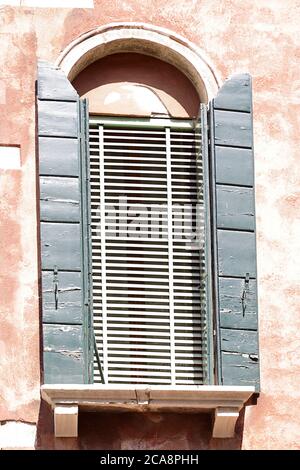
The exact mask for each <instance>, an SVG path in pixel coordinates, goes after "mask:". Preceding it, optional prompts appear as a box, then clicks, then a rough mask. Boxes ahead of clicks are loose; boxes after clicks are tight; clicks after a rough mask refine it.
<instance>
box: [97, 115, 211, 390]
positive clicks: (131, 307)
mask: <svg viewBox="0 0 300 470" xmlns="http://www.w3.org/2000/svg"><path fill="white" fill-rule="evenodd" d="M150 121H151V122H150ZM89 135H90V137H89V140H90V187H91V222H92V230H91V244H92V277H93V313H94V331H95V335H96V344H97V352H98V353H99V357H97V354H96V357H95V367H94V381H95V382H96V383H98V382H100V383H101V382H102V381H103V377H102V375H101V374H100V371H99V368H101V367H102V368H103V375H104V382H105V383H112V384H114V383H115V384H116V383H128V384H129V383H133V384H134V383H138V384H142V383H144V384H149V385H150V384H153V385H155V384H156V385H157V384H161V385H162V384H167V385H170V384H172V385H200V384H203V383H206V382H207V376H208V370H207V368H208V364H207V350H206V348H207V337H206V334H207V329H206V328H205V325H206V311H205V283H204V282H203V279H204V265H205V260H204V251H203V233H204V223H203V194H202V190H201V186H202V179H203V178H202V162H201V135H200V133H199V131H198V132H197V133H196V131H195V123H194V122H193V121H182V120H173V121H171V120H170V119H155V118H154V119H151V120H150V119H135V118H131V119H130V118H128V119H124V118H123V119H122V120H121V119H119V120H118V119H111V118H107V119H101V118H97V117H95V116H94V117H93V116H92V117H91V118H90V129H89ZM100 363H101V365H100ZM101 372H102V371H101Z"/></svg>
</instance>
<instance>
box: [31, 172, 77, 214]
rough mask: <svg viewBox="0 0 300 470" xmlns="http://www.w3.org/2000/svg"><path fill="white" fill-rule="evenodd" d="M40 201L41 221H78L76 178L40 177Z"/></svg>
mask: <svg viewBox="0 0 300 470" xmlns="http://www.w3.org/2000/svg"><path fill="white" fill-rule="evenodd" d="M40 201H41V205H40V210H41V221H43V222H45V221H47V222H60V221H65V222H79V221H80V207H79V201H80V194H79V187H78V181H77V178H62V177H60V178H57V177H49V176H46V177H41V178H40Z"/></svg>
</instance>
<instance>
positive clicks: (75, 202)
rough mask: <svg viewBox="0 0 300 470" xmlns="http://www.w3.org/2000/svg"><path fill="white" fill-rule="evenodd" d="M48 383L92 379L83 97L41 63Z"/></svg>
mask: <svg viewBox="0 0 300 470" xmlns="http://www.w3.org/2000/svg"><path fill="white" fill-rule="evenodd" d="M37 94H38V96H37V111H38V145H39V175H40V179H39V182H40V236H41V269H42V315H43V345H44V381H45V383H84V382H86V381H87V368H86V361H85V357H86V338H85V336H86V335H85V333H84V328H85V326H84V324H85V320H86V319H85V316H86V307H85V305H84V295H85V294H84V292H83V286H84V267H83V257H82V247H83V244H84V243H85V242H86V241H85V240H84V239H83V232H82V201H81V183H82V181H81V173H82V172H81V167H80V152H81V146H80V129H81V122H80V120H81V117H80V108H81V103H80V102H79V98H78V95H77V93H76V91H75V90H74V89H73V87H72V85H71V84H70V82H69V81H68V79H67V78H66V77H65V75H64V74H63V73H62V72H61V71H60V70H59V69H57V68H55V67H54V66H52V65H50V64H48V63H46V62H40V63H39V68H38V81H37Z"/></svg>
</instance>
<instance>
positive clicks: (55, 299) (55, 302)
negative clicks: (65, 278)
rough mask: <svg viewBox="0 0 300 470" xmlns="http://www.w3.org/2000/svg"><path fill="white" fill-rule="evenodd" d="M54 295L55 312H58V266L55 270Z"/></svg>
mask: <svg viewBox="0 0 300 470" xmlns="http://www.w3.org/2000/svg"><path fill="white" fill-rule="evenodd" d="M53 293H54V305H55V310H58V269H57V266H54V270H53Z"/></svg>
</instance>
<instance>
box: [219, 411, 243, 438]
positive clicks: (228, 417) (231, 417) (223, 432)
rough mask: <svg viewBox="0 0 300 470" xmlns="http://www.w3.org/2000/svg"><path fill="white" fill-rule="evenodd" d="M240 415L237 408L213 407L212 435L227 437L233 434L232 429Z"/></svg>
mask: <svg viewBox="0 0 300 470" xmlns="http://www.w3.org/2000/svg"><path fill="white" fill-rule="evenodd" d="M239 415H240V410H239V408H234V407H231V408H230V407H228V408H224V407H218V408H216V409H215V419H214V427H213V437H217V438H223V439H224V438H227V437H233V436H234V429H235V425H236V422H237V419H238V417H239Z"/></svg>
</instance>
